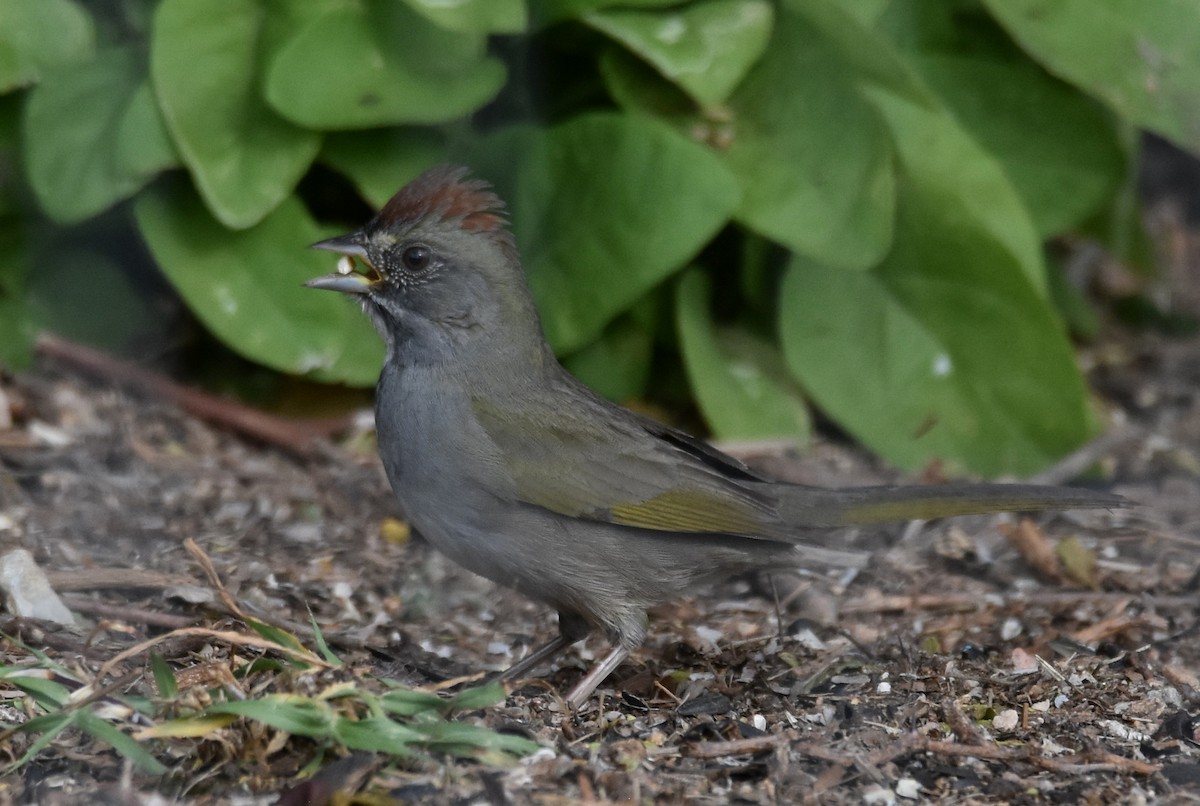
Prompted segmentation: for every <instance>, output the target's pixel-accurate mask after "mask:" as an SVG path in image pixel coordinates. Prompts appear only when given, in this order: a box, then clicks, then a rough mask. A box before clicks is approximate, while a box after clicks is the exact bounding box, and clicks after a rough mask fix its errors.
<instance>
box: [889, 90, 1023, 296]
mask: <svg viewBox="0 0 1200 806" xmlns="http://www.w3.org/2000/svg"><path fill="white" fill-rule="evenodd" d="M868 97H870V98H871V99H872V101H874V103H875V106H876V108H877V109H879V111H880V113H881V114H882V115H883V117H884V119H885V120H886V121H887V124H888V128H889V129H890V131H891V133H892V141H893V142H894V143H895V147H896V152H897V158H898V162H899V164H900V168H901V170H902V172H903V174H902V175H903V176H905V177H907V178H908V179H909V180H910V181H911V182H913V183H916V184H919V185H920V186H921V188H922V191H923V192H924V193H927V194H929V196H931V197H933V196H936V197H938V203H939V204H941V205H942V208H941V210H940V211H939V216H940V217H941V218H942V219H943V221H944V223H945V227H946V229H947V230H950V229H955V228H957V229H958V231H959V232H960V233H963V234H964V235H966V234H968V233H969V234H970V235H971V236H972V237H976V238H979V239H980V240H981V241H983V242H990V243H994V244H995V245H996V246H997V247H998V248H999V249H1000V250H1002V251H1003V252H1005V253H1007V256H1008V262H1007V263H1006V270H1009V271H1018V272H1020V273H1022V274H1024V275H1025V278H1026V280H1027V281H1028V282H1029V283H1030V285H1031V286H1032V287H1033V288H1034V289H1035V290H1036V291H1037V292H1038V294H1039V295H1041V296H1045V294H1046V270H1045V265H1044V264H1043V262H1042V244H1041V239H1040V238H1039V237H1038V234H1037V232H1036V230H1034V228H1033V222H1032V221H1031V220H1030V218H1029V214H1028V212H1027V211H1026V209H1025V205H1024V204H1023V203H1022V202H1021V198H1020V197H1019V196H1018V195H1017V193H1016V190H1015V189H1014V188H1013V186H1012V184H1011V183H1010V182H1009V181H1008V177H1007V176H1006V175H1005V173H1004V170H1003V169H1002V168H1001V167H1000V165H999V163H997V162H996V160H995V159H993V158H992V156H991V155H990V154H988V153H987V151H985V150H984V149H983V148H981V147H980V146H979V144H978V143H976V142H975V141H974V140H973V139H971V137H970V136H969V135H968V134H967V133H966V132H965V131H964V130H963V129H962V127H961V126H960V125H959V124H958V122H957V121H955V120H954V118H953V117H952V116H951V115H950V114H949V113H948V112H946V111H945V110H944V109H942V108H938V107H934V108H931V107H929V106H927V105H924V104H921V103H915V102H913V101H911V100H909V99H908V98H905V97H903V96H900V95H896V94H894V93H891V92H890V91H888V90H885V89H876V90H872V91H868ZM931 240H933V238H932V237H931ZM959 259H960V260H965V259H964V258H962V257H960V258H959Z"/></svg>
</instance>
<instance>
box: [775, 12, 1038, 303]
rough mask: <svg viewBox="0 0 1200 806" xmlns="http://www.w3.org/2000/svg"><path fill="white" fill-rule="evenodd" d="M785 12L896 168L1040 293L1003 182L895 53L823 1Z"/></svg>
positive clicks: (1032, 256)
mask: <svg viewBox="0 0 1200 806" xmlns="http://www.w3.org/2000/svg"><path fill="white" fill-rule="evenodd" d="M787 7H788V8H790V9H793V12H794V13H795V14H798V15H803V17H804V18H805V19H806V20H808V21H809V22H811V23H812V25H813V27H814V28H815V29H817V30H819V31H820V32H821V35H822V36H824V37H825V38H826V39H827V41H828V42H829V44H830V47H831V48H833V49H834V50H835V51H836V53H837V56H838V57H839V58H840V59H842V60H843V61H844V62H845V64H846V67H847V68H848V69H850V70H851V71H852V72H853V73H854V75H855V83H856V84H857V85H858V86H859V88H860V90H861V91H862V93H863V96H864V97H865V98H866V99H867V100H868V101H870V102H871V104H872V105H873V106H874V107H875V108H876V110H877V111H878V112H879V113H880V115H881V117H882V118H883V120H884V123H885V125H886V128H887V130H888V132H889V133H890V134H891V139H892V142H893V144H894V147H895V151H896V160H897V167H898V169H899V170H901V171H902V172H903V173H905V174H907V175H908V176H909V177H910V178H914V179H919V180H920V181H921V182H922V183H923V184H925V185H928V186H930V187H936V192H937V193H938V194H939V195H941V196H942V197H943V200H944V202H945V204H946V205H947V207H946V214H947V215H948V216H949V217H950V219H951V220H952V219H954V218H955V217H957V218H961V219H962V220H964V222H966V223H965V227H966V229H965V230H964V231H968V230H970V229H971V228H974V227H981V229H980V230H979V232H980V233H981V234H985V235H986V236H987V237H989V238H991V239H994V240H995V241H997V242H999V243H1000V244H1002V245H1003V246H1004V247H1005V248H1006V249H1007V250H1008V251H1010V252H1011V253H1012V255H1013V257H1014V258H1015V259H1016V261H1017V263H1018V265H1019V266H1020V268H1021V270H1022V271H1023V272H1025V274H1026V276H1027V277H1028V279H1029V281H1030V282H1031V283H1032V284H1033V286H1034V288H1035V289H1037V290H1038V291H1039V292H1041V293H1044V292H1045V287H1046V281H1045V276H1044V268H1043V266H1042V258H1041V242H1040V240H1039V238H1038V236H1037V232H1036V231H1035V230H1034V228H1033V225H1032V222H1031V221H1030V219H1029V215H1028V213H1027V211H1026V210H1025V207H1024V205H1023V203H1022V201H1021V199H1020V197H1019V196H1018V195H1017V194H1016V191H1015V190H1014V189H1013V187H1012V184H1011V182H1009V180H1008V178H1007V177H1006V176H1005V174H1004V171H1003V170H1002V169H1001V167H1000V165H999V163H998V162H997V161H996V160H995V159H994V158H993V157H992V156H991V155H990V154H989V153H988V152H987V151H986V150H984V149H983V148H982V147H980V146H979V144H978V143H976V142H975V141H974V140H973V139H972V138H971V137H970V136H969V135H968V134H967V133H966V131H965V130H964V129H963V127H962V125H961V124H959V123H958V122H957V121H955V120H954V118H953V117H952V116H951V115H950V114H949V112H948V111H947V110H946V108H945V106H944V105H943V104H942V102H941V101H940V100H939V99H938V97H937V96H936V94H934V93H933V91H932V90H930V89H929V87H928V86H927V85H926V84H925V82H924V81H923V80H922V78H921V76H920V74H919V73H918V72H917V71H916V70H915V69H914V68H913V66H912V65H911V64H910V63H909V62H908V61H907V60H906V59H905V58H904V57H903V56H902V55H901V54H900V52H899V51H898V50H897V49H896V47H895V46H894V45H893V44H892V43H891V42H889V41H888V40H887V39H885V38H884V37H882V36H881V35H880V34H879V33H878V32H876V31H873V30H871V29H869V28H865V27H863V26H862V25H861V23H859V22H858V21H857V20H856V19H855V18H853V17H851V16H850V15H848V14H846V13H845V12H844V11H843V10H842V8H841V6H838V5H836V4H833V3H830V2H827V0H804V2H800V0H790V2H789V3H788V6H787Z"/></svg>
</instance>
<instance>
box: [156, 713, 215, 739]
mask: <svg viewBox="0 0 1200 806" xmlns="http://www.w3.org/2000/svg"><path fill="white" fill-rule="evenodd" d="M236 719H237V715H236V714H213V715H212V716H187V717H180V718H179V719H168V720H167V721H165V722H159V723H157V724H154V725H151V726H150V727H148V728H143V729H142V730H140V731H138V737H139V738H143V739H199V738H201V737H203V736H208V735H209V734H210V733H216V732H217V731H219V730H221V729H222V728H224V727H226V726H228V725H229V723H231V722H233V721H235V720H236Z"/></svg>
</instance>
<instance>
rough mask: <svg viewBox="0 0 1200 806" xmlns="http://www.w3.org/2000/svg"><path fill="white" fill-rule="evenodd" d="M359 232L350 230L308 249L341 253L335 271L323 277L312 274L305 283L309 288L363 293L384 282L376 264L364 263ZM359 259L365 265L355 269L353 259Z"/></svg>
mask: <svg viewBox="0 0 1200 806" xmlns="http://www.w3.org/2000/svg"><path fill="white" fill-rule="evenodd" d="M361 237H362V236H361V235H360V234H359V233H357V232H352V233H350V234H349V235H339V236H338V237H336V238H329V239H328V240H324V241H318V242H317V243H315V244H313V245H312V246H311V247H309V248H310V249H322V250H325V251H327V252H336V253H338V254H339V255H341V256H342V258H341V260H339V261H338V264H337V273H336V274H327V275H325V276H324V277H314V278H313V279H311V280H309V281H308V282H306V283H305V285H306V286H308V287H309V288H323V289H325V290H326V291H340V292H342V293H343V294H366V293H367V292H369V291H370V290H371V288H372V287H374V286H375V285H376V284H378V283H380V282H382V281H383V276H382V275H380V273H379V272H378V271H376V270H375V267H374V266H372V265H371V264H370V263H368V262H367V250H366V248H365V247H364V246H363V244H362V241H361ZM356 258H357V259H359V260H361V261H362V262H363V264H364V266H365V267H366V271H365V272H360V271H357V270H356V269H357V266H356V265H355V259H356Z"/></svg>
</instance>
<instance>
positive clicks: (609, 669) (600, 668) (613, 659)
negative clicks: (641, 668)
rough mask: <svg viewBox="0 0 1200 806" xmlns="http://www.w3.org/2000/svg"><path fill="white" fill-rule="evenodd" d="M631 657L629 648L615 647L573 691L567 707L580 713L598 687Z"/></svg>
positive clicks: (568, 698) (569, 696) (619, 645)
mask: <svg viewBox="0 0 1200 806" xmlns="http://www.w3.org/2000/svg"><path fill="white" fill-rule="evenodd" d="M628 657H629V647H627V646H625V645H623V644H617V645H616V646H615V647H613V650H612V652H609V653H608V654H607V655H605V656H604V660H602V661H600V662H599V663H597V664H596V665H595V666H594V667H593V668H592V670H591V671H590V672H588V673H587V674H586V675H584V677H583V679H582V680H580V681H579V683H578V684H577V685H576V686H575V688H573V689H571V693H570V694H568V695H567V705H569V706H571V710H572V711H578V710H579V709H580V708H581V707H583V704H584V703H585V702H587V701H588V698H589V697H591V696H592V692H594V691H595V690H596V687H597V686H599V685H600V684H601V683H603V682H604V679H605V678H606V677H608V676H609V675H610V674H612V673H613V672H614V671H616V669H617V667H618V666H620V665H621V662H622V661H624V660H625V659H626V658H628Z"/></svg>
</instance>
